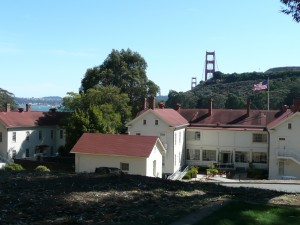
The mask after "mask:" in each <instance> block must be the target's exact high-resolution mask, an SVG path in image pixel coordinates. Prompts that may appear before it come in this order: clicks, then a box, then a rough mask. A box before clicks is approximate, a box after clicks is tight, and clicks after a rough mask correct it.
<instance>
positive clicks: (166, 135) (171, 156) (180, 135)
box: [128, 112, 185, 174]
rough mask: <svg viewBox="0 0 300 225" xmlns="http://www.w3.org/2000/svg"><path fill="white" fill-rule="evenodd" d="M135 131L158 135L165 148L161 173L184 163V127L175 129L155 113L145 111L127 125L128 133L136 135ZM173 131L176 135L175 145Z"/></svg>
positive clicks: (171, 170) (147, 134)
mask: <svg viewBox="0 0 300 225" xmlns="http://www.w3.org/2000/svg"><path fill="white" fill-rule="evenodd" d="M144 120H146V124H144V123H143V121H144ZM155 120H158V124H157V125H155ZM136 133H139V134H140V135H145V136H158V137H160V140H161V142H162V144H163V145H164V147H165V148H166V150H167V153H166V156H165V165H164V166H163V173H167V174H172V173H174V172H175V171H176V170H178V169H179V168H180V166H183V165H184V164H185V160H184V159H185V158H184V155H185V154H184V145H185V127H184V128H180V129H177V130H176V128H175V127H170V126H169V125H168V124H167V123H166V122H164V121H162V120H160V119H159V118H158V117H156V115H155V114H153V113H151V112H146V113H144V114H143V115H141V116H140V117H139V118H137V120H136V121H134V123H131V126H129V127H128V134H129V135H136ZM175 133H176V137H177V140H176V141H177V143H176V145H175ZM179 139H180V143H179ZM175 156H176V159H175Z"/></svg>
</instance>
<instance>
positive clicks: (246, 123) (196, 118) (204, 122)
mask: <svg viewBox="0 0 300 225" xmlns="http://www.w3.org/2000/svg"><path fill="white" fill-rule="evenodd" d="M178 113H180V114H181V115H182V116H183V117H184V118H185V119H186V120H187V121H189V123H190V126H191V127H193V126H204V127H205V126H228V127H236V126H241V127H266V126H267V124H269V123H271V122H272V121H274V120H276V118H278V117H280V116H281V115H283V114H284V112H283V111H279V110H253V109H251V110H250V111H249V115H247V110H246V109H235V110H231V109H212V114H211V115H209V113H208V109H179V110H178Z"/></svg>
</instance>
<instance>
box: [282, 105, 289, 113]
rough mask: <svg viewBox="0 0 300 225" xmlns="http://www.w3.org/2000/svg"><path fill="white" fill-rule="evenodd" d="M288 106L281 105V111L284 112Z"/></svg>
mask: <svg viewBox="0 0 300 225" xmlns="http://www.w3.org/2000/svg"><path fill="white" fill-rule="evenodd" d="M288 108H289V107H288V106H287V105H284V106H282V107H281V112H286V111H287V109H288Z"/></svg>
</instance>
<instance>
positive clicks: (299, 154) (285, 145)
mask: <svg viewBox="0 0 300 225" xmlns="http://www.w3.org/2000/svg"><path fill="white" fill-rule="evenodd" d="M288 123H291V124H292V128H291V129H288ZM299 134H300V115H299V113H297V114H295V115H294V116H293V117H291V118H288V119H287V120H286V121H284V122H283V123H282V124H280V125H279V126H277V127H274V128H272V129H271V130H270V136H271V138H270V165H269V179H281V178H282V176H295V177H296V178H297V179H300V139H299V137H300V136H299ZM279 154H280V155H282V156H285V157H282V158H278V155H279ZM280 161H281V162H283V163H284V174H279V162H280Z"/></svg>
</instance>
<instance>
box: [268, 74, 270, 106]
mask: <svg viewBox="0 0 300 225" xmlns="http://www.w3.org/2000/svg"><path fill="white" fill-rule="evenodd" d="M268 110H270V81H269V76H268Z"/></svg>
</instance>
